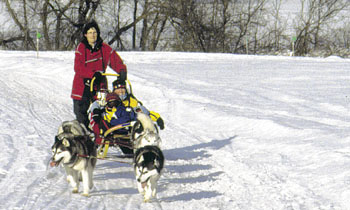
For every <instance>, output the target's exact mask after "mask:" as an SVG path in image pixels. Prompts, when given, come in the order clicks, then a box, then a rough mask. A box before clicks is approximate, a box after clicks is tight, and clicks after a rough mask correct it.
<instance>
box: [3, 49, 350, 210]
mask: <svg viewBox="0 0 350 210" xmlns="http://www.w3.org/2000/svg"><path fill="white" fill-rule="evenodd" d="M119 54H120V56H121V57H122V58H123V59H124V61H125V63H126V64H127V66H128V72H129V73H128V78H129V80H130V81H131V83H132V85H133V91H134V94H135V95H136V97H137V98H139V99H140V100H141V101H142V102H143V104H144V105H145V106H146V107H147V108H148V109H150V110H154V111H156V112H159V113H160V114H161V116H162V118H163V119H164V121H165V126H166V128H165V130H163V131H161V138H162V140H163V144H162V149H163V151H164V155H165V158H166V163H165V164H166V165H165V169H164V171H163V175H162V177H161V179H160V180H159V193H158V198H157V199H156V200H154V201H153V202H151V203H143V202H142V196H141V195H140V194H139V193H138V192H137V188H136V181H135V178H134V175H133V169H132V167H131V166H130V165H128V164H125V163H118V162H112V161H107V160H99V161H98V162H97V168H96V170H95V172H94V182H95V187H94V189H93V190H92V191H91V196H90V197H89V198H86V197H83V196H81V195H80V194H72V193H71V190H72V188H71V187H70V186H69V185H68V183H67V182H66V179H65V173H64V171H63V169H62V168H50V167H49V166H48V162H49V159H50V157H51V149H50V148H51V145H52V144H53V141H54V136H55V134H56V131H57V128H58V126H59V125H60V124H61V123H62V121H65V120H72V119H74V114H73V111H72V100H71V99H70V91H71V85H72V79H73V75H74V73H73V62H74V52H40V54H39V58H36V53H35V52H19V51H0V69H1V70H0V72H1V75H2V76H1V77H0V89H1V91H0V97H1V98H2V100H0V119H2V120H1V121H0V127H1V130H0V142H1V143H2V144H1V145H2V147H1V149H2V152H0V188H1V194H0V209H50V210H51V209H211V210H212V209H350V207H349V206H350V201H349V197H350V189H349V184H350V164H349V161H350V121H349V119H350V110H349V101H350V94H349V88H348V86H349V80H350V72H349V64H350V60H348V59H341V58H338V57H330V58H325V59H322V58H301V57H274V56H248V55H232V54H205V53H176V52H120V53H119ZM109 72H112V71H111V70H109ZM111 80H113V79H111ZM110 82H111V81H110ZM111 152H112V153H113V152H114V153H119V151H118V150H117V149H114V150H111ZM80 191H81V189H80Z"/></svg>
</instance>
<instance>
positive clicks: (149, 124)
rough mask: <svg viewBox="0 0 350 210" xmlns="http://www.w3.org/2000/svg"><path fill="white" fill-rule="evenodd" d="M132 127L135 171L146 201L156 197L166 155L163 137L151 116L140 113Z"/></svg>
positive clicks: (140, 190) (138, 186) (139, 187)
mask: <svg viewBox="0 0 350 210" xmlns="http://www.w3.org/2000/svg"><path fill="white" fill-rule="evenodd" d="M137 120H138V121H137V122H136V123H135V125H134V127H133V129H132V140H133V143H134V160H133V163H134V172H135V177H136V181H137V188H138V191H139V192H140V193H141V194H142V195H143V198H144V202H148V201H150V199H151V198H154V197H156V194H157V182H158V179H159V178H160V175H161V171H162V169H163V166H164V155H163V152H162V151H161V150H160V144H161V139H160V137H159V135H158V130H157V128H156V127H155V125H154V124H153V121H152V120H151V118H149V117H148V116H147V115H145V114H143V113H138V115H137Z"/></svg>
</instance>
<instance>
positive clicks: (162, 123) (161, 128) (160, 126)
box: [157, 117, 164, 130]
mask: <svg viewBox="0 0 350 210" xmlns="http://www.w3.org/2000/svg"><path fill="white" fill-rule="evenodd" d="M157 125H158V126H159V128H160V130H163V129H164V121H163V119H162V118H161V117H159V118H158V119H157Z"/></svg>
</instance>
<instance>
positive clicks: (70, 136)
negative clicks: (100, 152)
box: [50, 120, 96, 196]
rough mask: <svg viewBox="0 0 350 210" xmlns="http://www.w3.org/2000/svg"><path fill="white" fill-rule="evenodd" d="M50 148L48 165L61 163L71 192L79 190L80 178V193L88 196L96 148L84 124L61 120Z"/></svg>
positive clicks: (91, 185) (91, 182) (52, 165)
mask: <svg viewBox="0 0 350 210" xmlns="http://www.w3.org/2000/svg"><path fill="white" fill-rule="evenodd" d="M51 149H52V153H53V156H52V158H51V162H50V166H51V167H54V166H56V167H57V166H58V165H60V164H61V165H63V167H64V169H65V171H66V174H67V181H68V182H69V183H70V184H71V186H72V187H73V191H72V192H73V193H78V192H79V180H80V179H82V182H83V194H82V195H83V196H89V190H90V189H92V187H93V180H92V177H93V170H94V169H95V166H96V148H95V146H94V143H93V141H92V140H91V137H90V136H89V135H88V131H87V130H86V128H85V126H84V125H82V124H80V123H79V122H78V121H77V120H73V121H65V122H63V123H62V125H61V126H60V127H59V129H58V133H57V135H56V136H55V143H54V144H53V146H52V147H51Z"/></svg>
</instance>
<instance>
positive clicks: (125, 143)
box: [97, 122, 134, 158]
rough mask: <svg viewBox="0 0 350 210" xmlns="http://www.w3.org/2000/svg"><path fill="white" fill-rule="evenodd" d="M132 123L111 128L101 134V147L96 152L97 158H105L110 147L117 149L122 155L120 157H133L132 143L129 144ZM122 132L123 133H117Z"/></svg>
mask: <svg viewBox="0 0 350 210" xmlns="http://www.w3.org/2000/svg"><path fill="white" fill-rule="evenodd" d="M133 124H134V122H129V123H124V124H119V125H116V126H113V127H111V128H109V129H108V130H106V131H105V132H104V133H103V140H102V144H101V146H99V148H98V150H97V157H98V158H107V153H108V150H109V147H110V146H115V147H119V148H120V150H121V151H122V153H123V154H124V155H123V156H120V157H119V158H121V157H133V143H132V142H131V135H130V132H131V128H132V126H133ZM121 130H123V132H122V133H121V132H119V131H121Z"/></svg>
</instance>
